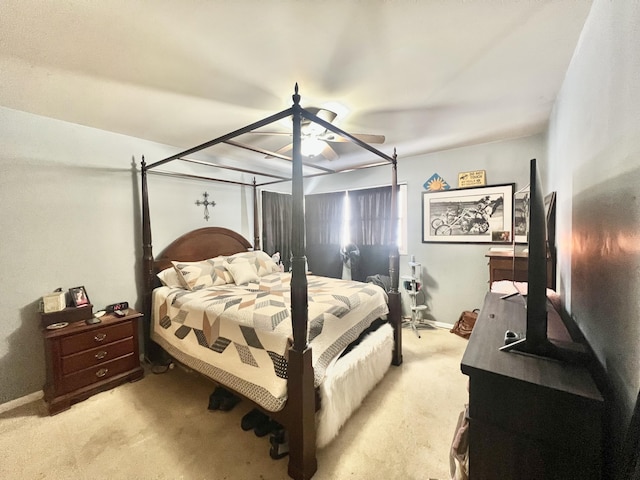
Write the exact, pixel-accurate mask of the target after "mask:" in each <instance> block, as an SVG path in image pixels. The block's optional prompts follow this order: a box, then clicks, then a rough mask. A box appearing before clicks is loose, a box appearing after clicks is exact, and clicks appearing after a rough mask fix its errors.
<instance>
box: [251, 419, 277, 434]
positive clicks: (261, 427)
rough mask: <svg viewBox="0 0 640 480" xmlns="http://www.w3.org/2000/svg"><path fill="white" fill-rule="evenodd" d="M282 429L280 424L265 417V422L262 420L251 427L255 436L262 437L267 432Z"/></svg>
mask: <svg viewBox="0 0 640 480" xmlns="http://www.w3.org/2000/svg"><path fill="white" fill-rule="evenodd" d="M281 429H282V425H280V424H279V423H278V422H276V421H275V420H271V419H267V421H266V422H262V423H260V424H258V425H256V427H255V428H254V429H253V433H255V434H256V437H264V436H265V435H268V434H269V433H273V432H276V431H278V430H281Z"/></svg>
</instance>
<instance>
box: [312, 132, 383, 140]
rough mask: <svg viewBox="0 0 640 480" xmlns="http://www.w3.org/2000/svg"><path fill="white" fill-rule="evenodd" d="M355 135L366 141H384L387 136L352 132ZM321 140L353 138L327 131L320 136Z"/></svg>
mask: <svg viewBox="0 0 640 480" xmlns="http://www.w3.org/2000/svg"><path fill="white" fill-rule="evenodd" d="M351 135H353V136H354V137H356V138H357V139H358V140H362V141H363V142H365V143H384V141H385V136H384V135H374V134H368V133H352V134H351ZM319 138H320V140H323V141H325V142H350V141H351V140H350V139H348V138H346V137H343V136H342V135H336V134H334V133H332V132H327V133H326V134H325V135H322V136H321V137H319Z"/></svg>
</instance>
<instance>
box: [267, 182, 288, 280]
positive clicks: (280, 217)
mask: <svg viewBox="0 0 640 480" xmlns="http://www.w3.org/2000/svg"><path fill="white" fill-rule="evenodd" d="M291 228H292V222H291V195H289V194H288V193H276V192H265V191H263V192H262V250H263V251H265V252H267V253H268V254H269V255H273V254H274V253H276V252H280V259H281V260H282V263H284V268H285V271H289V267H290V257H291Z"/></svg>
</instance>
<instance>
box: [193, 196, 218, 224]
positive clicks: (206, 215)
mask: <svg viewBox="0 0 640 480" xmlns="http://www.w3.org/2000/svg"><path fill="white" fill-rule="evenodd" d="M202 196H203V197H204V200H196V205H198V206H200V205H204V219H205V220H206V221H207V222H208V221H209V205H211V206H212V207H215V206H216V202H214V201H213V200H211V201H209V194H208V193H207V192H204V193H203V194H202Z"/></svg>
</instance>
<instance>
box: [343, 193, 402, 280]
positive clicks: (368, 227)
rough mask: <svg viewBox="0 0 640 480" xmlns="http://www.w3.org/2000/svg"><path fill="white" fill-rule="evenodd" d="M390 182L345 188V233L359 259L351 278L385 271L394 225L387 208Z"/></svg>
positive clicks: (392, 213)
mask: <svg viewBox="0 0 640 480" xmlns="http://www.w3.org/2000/svg"><path fill="white" fill-rule="evenodd" d="M391 193H392V188H391V186H388V187H378V188H367V189H364V190H353V191H349V210H350V212H349V214H350V223H349V233H350V236H351V242H353V243H355V244H356V245H357V247H358V249H359V250H360V262H359V268H358V271H357V273H356V274H355V275H354V272H352V276H353V279H354V280H360V281H364V280H366V278H367V277H368V276H371V275H376V274H380V275H389V252H390V249H391V241H392V239H395V235H394V233H395V230H396V229H397V224H396V219H397V217H396V215H395V212H392V211H391Z"/></svg>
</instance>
